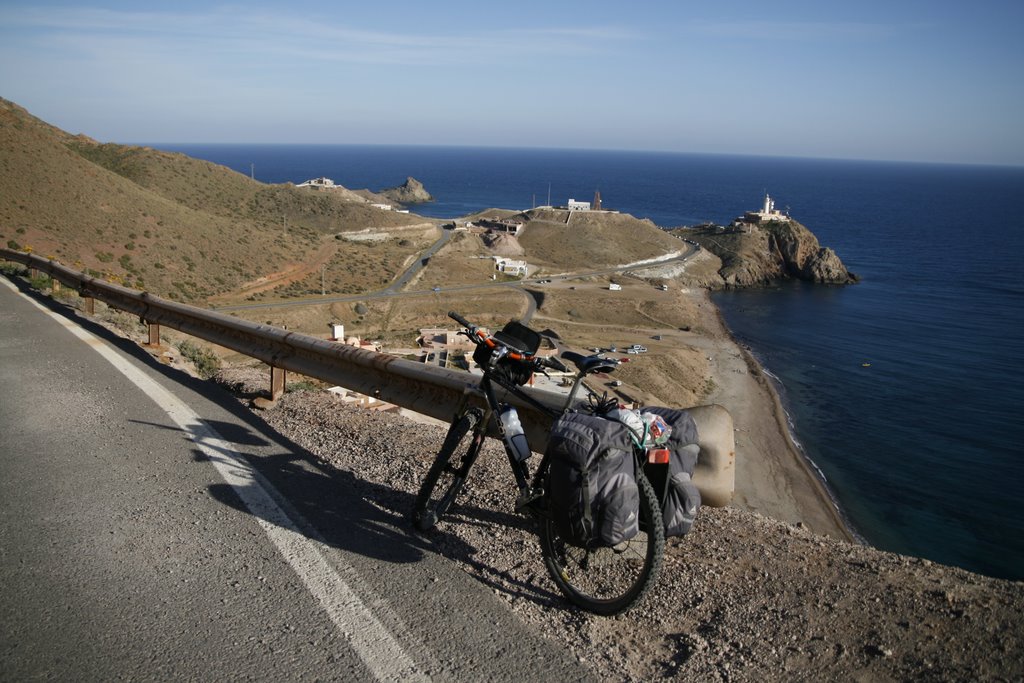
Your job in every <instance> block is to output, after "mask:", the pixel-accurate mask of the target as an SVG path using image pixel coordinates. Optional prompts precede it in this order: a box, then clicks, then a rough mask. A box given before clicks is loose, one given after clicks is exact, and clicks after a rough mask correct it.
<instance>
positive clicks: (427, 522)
mask: <svg viewBox="0 0 1024 683" xmlns="http://www.w3.org/2000/svg"><path fill="white" fill-rule="evenodd" d="M481 419H483V414H482V413H481V412H480V411H479V410H476V409H472V410H469V411H467V412H466V413H465V414H464V415H463V416H462V417H460V418H459V419H458V420H456V421H455V422H453V423H452V426H451V427H449V428H448V435H447V436H446V437H445V439H444V444H442V445H441V450H440V451H438V453H437V458H436V459H435V460H434V464H433V465H431V466H430V470H429V471H428V472H427V476H426V477H424V478H423V484H422V485H421V486H420V492H419V495H417V496H416V503H415V505H414V506H413V513H412V521H413V523H414V524H415V525H416V528H417V529H419V530H420V531H429V530H431V529H433V528H434V527H435V526H436V525H437V522H438V521H439V520H440V519H441V516H442V515H443V514H444V513H446V512H447V511H448V508H450V507H451V505H452V503H453V502H455V497H456V496H457V495H459V491H461V490H462V485H463V484H464V483H465V482H466V477H467V476H468V475H469V468H470V467H472V466H473V462H474V461H475V460H476V457H477V455H478V454H479V453H480V446H481V445H482V444H483V440H484V435H483V434H482V433H480V434H478V433H477V432H476V427H477V425H478V424H479V423H480V420H481ZM458 453H462V454H463V455H461V456H458V455H457V454H458Z"/></svg>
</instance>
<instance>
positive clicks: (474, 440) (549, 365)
mask: <svg viewBox="0 0 1024 683" xmlns="http://www.w3.org/2000/svg"><path fill="white" fill-rule="evenodd" d="M448 315H449V316H450V317H451V318H452V319H453V320H455V321H457V322H458V323H459V324H460V325H462V326H463V327H464V328H465V330H463V331H462V332H461V334H464V335H465V336H467V337H468V338H469V339H470V340H471V341H472V342H473V343H474V344H475V345H476V350H475V352H474V354H473V359H474V361H476V363H477V364H478V365H479V366H480V368H481V369H482V371H483V375H482V377H481V379H480V383H479V386H478V387H477V391H478V395H479V394H482V397H483V399H484V401H483V402H484V407H483V408H481V407H477V406H475V405H470V402H469V401H468V400H463V401H462V404H461V405H460V407H459V409H458V410H457V411H456V414H455V416H454V418H453V420H452V424H451V427H450V428H449V430H448V434H447V436H446V437H445V440H444V443H443V445H442V446H441V449H440V451H439V452H438V454H437V457H436V459H435V460H434V463H433V464H432V465H431V467H430V469H429V471H428V472H427V473H426V475H425V477H424V479H423V482H422V485H421V487H420V491H419V494H418V496H417V498H416V502H415V505H414V510H413V522H414V524H415V526H416V527H417V528H418V529H419V530H420V531H423V532H428V531H430V530H431V529H433V528H434V527H435V526H436V525H437V524H438V523H439V522H440V521H441V520H442V519H443V517H444V515H445V513H447V512H448V511H449V510H450V509H451V507H452V504H453V503H454V502H455V500H456V498H457V497H458V496H459V494H460V492H461V491H462V489H463V485H464V484H465V482H466V479H467V477H468V476H469V474H470V471H471V469H472V468H473V464H474V463H475V462H476V460H477V457H478V456H479V455H480V451H481V447H482V445H483V442H484V439H485V438H486V436H487V435H488V434H497V435H498V436H499V437H500V439H501V441H502V443H503V444H504V448H505V453H506V455H507V457H508V462H509V465H510V466H511V469H512V473H513V475H514V477H515V481H516V484H517V487H518V495H517V498H516V504H515V507H516V510H517V511H519V512H522V513H524V514H526V515H528V516H531V517H533V518H534V519H535V520H536V522H537V526H538V533H539V536H540V543H541V553H542V555H543V558H544V564H545V566H546V568H547V570H548V572H549V574H550V575H551V578H552V580H553V581H554V582H555V584H556V585H557V586H558V588H559V590H561V592H562V593H563V594H564V595H565V596H566V597H567V598H568V599H569V600H570V601H572V602H573V603H575V604H576V605H578V606H579V607H581V608H583V609H586V610H588V611H591V612H595V613H597V614H604V615H611V614H616V613H619V612H622V611H623V610H626V609H628V608H629V607H630V606H631V605H633V604H634V603H635V602H636V601H637V600H638V599H639V598H640V597H641V596H642V595H643V594H644V593H645V591H646V590H647V589H648V588H649V586H650V585H651V584H652V582H653V581H654V579H655V578H656V576H657V574H658V569H659V567H660V565H661V557H662V552H663V550H664V544H665V534H666V525H669V516H670V514H669V508H670V507H672V505H671V503H672V501H673V500H675V501H676V504H675V506H674V507H673V508H672V510H671V516H672V517H673V518H674V519H675V520H676V522H679V520H680V511H679V509H678V508H679V504H678V503H679V499H680V498H683V499H685V500H683V501H682V503H683V508H685V509H684V510H683V511H682V522H683V524H682V527H680V525H679V524H678V523H677V524H676V525H675V526H674V527H673V526H671V525H669V531H670V533H674V534H676V535H681V533H685V531H686V530H688V529H689V525H690V523H692V521H693V517H694V516H695V514H696V510H697V506H699V494H698V493H697V490H696V488H694V487H693V486H692V483H689V473H686V474H685V475H684V476H681V477H675V476H673V472H672V470H673V469H679V468H678V467H675V468H670V467H669V463H670V461H674V460H676V459H675V458H674V457H673V454H672V453H670V450H669V448H666V447H665V446H666V445H668V446H671V444H666V443H665V439H664V438H662V439H660V440H659V439H650V438H648V437H651V436H652V434H653V433H654V432H656V431H660V433H661V434H662V436H667V435H668V433H670V432H671V431H672V429H671V428H667V427H666V424H665V422H664V421H663V420H662V419H661V418H660V416H652V415H646V418H645V421H644V420H642V422H643V424H641V425H640V427H639V432H638V431H637V427H636V425H630V424H629V423H630V422H631V420H633V421H635V416H634V415H632V414H630V415H627V416H626V417H628V418H630V419H626V420H623V419H622V415H621V411H620V410H619V406H618V405H617V404H616V402H615V401H614V400H609V399H608V398H607V396H602V397H598V396H597V395H596V394H595V393H594V392H592V391H591V390H590V388H589V387H587V386H586V385H585V384H584V379H585V378H586V377H588V376H589V375H593V374H594V373H609V372H612V371H614V370H615V369H616V367H618V365H619V364H620V363H622V362H625V359H614V358H605V357H604V356H603V355H602V354H595V355H589V356H584V355H582V354H578V353H574V352H564V353H562V354H561V359H562V360H565V361H568V362H569V363H571V364H572V365H573V366H574V367H575V369H576V373H575V377H574V381H573V384H572V388H571V390H570V392H569V396H568V397H567V399H566V401H565V403H564V405H563V406H562V407H561V408H560V409H555V408H551V407H549V406H547V405H544V404H543V403H541V402H539V401H537V400H535V399H534V398H533V397H531V396H530V395H529V394H527V393H526V392H524V391H523V390H522V388H521V387H522V386H524V385H525V384H527V383H528V382H529V381H530V378H531V377H532V375H533V373H535V372H540V373H544V374H547V373H546V372H545V371H546V370H548V369H551V370H556V371H559V372H568V368H567V367H566V366H565V364H564V363H562V361H561V360H559V359H558V358H550V359H549V358H544V357H541V356H538V355H537V350H538V348H539V346H540V341H541V336H540V335H539V334H538V333H537V332H535V331H534V330H531V329H530V328H528V327H526V326H525V325H522V324H520V323H517V322H510V323H508V324H507V325H505V327H504V328H502V329H501V330H500V331H497V332H495V333H494V334H487V333H486V332H485V331H484V330H483V329H481V328H480V327H478V326H476V325H474V324H472V323H470V322H469V321H468V320H466V319H465V318H464V317H462V316H461V315H459V314H458V313H454V312H451V313H449V314H448ZM581 388H583V389H585V391H586V393H587V400H585V401H577V398H578V394H579V393H580V390H581ZM499 391H500V392H501V394H502V396H503V397H505V396H507V394H512V395H514V396H516V397H518V398H519V399H521V400H523V401H525V402H527V403H528V404H530V405H532V406H533V407H535V408H537V409H539V410H541V411H543V412H545V413H547V414H548V415H549V416H550V417H551V419H552V420H553V423H554V424H553V428H552V433H551V436H550V437H549V444H548V448H547V449H546V451H545V453H544V455H543V457H541V459H540V462H539V463H538V465H537V467H536V470H535V471H534V472H533V474H532V475H531V473H530V467H529V460H530V458H531V450H530V446H529V444H528V443H527V440H526V436H525V434H524V433H523V428H522V425H521V423H520V421H519V417H518V413H517V412H516V409H515V408H514V407H513V406H512V405H510V404H508V403H507V402H504V401H501V400H499V397H498V396H499V393H498V392H499ZM467 398H468V397H467ZM656 410H662V411H665V410H667V409H656ZM670 412H672V413H680V414H682V415H684V416H685V413H681V411H670ZM685 419H687V420H689V417H688V416H685ZM689 424H690V425H692V420H690V421H689ZM651 425H653V426H651ZM658 425H660V427H659V426H658ZM648 426H651V428H650V429H649V430H648V429H647V427H648ZM631 427H632V428H631ZM691 433H692V435H693V439H692V440H693V441H694V442H695V441H696V438H695V432H694V431H693V430H691ZM655 441H657V443H655ZM687 448H689V449H690V450H689V451H687V453H688V454H689V455H690V456H692V457H691V458H690V459H691V460H692V462H690V463H689V465H688V468H689V472H690V473H692V471H693V462H695V460H696V448H697V447H696V446H695V445H693V446H692V447H691V446H686V447H685V448H683V449H682V450H684V451H685V450H686V449H687ZM684 469H685V467H684ZM680 478H684V479H685V480H686V481H685V482H683V483H684V484H687V485H688V487H689V488H688V489H687V490H682V489H680V488H679V486H675V485H674V484H675V483H676V479H680ZM652 479H654V484H652V481H651V480H652ZM656 487H657V489H658V490H657V491H656ZM680 529H682V531H681V532H680Z"/></svg>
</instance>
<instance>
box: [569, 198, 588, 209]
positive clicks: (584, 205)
mask: <svg viewBox="0 0 1024 683" xmlns="http://www.w3.org/2000/svg"><path fill="white" fill-rule="evenodd" d="M569 210H570V211H590V202H578V201H576V200H575V199H570V200H569Z"/></svg>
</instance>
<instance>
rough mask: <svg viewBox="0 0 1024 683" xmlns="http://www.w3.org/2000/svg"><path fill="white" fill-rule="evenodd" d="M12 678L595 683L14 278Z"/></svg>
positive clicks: (203, 396)
mask: <svg viewBox="0 0 1024 683" xmlns="http://www.w3.org/2000/svg"><path fill="white" fill-rule="evenodd" d="M0 386H2V387H3V391H4V395H3V399H2V400H0V586H2V588H0V590H2V592H3V598H2V600H0V679H3V680H31V679H43V678H45V679H51V680H67V681H72V680H73V681H81V680H113V679H147V680H158V679H175V680H182V679H189V680H238V679H246V680H266V681H270V680H273V681H280V680H300V679H302V680H314V679H316V680H346V681H351V680H394V681H397V680H402V681H406V680H425V679H443V680H466V681H480V680H493V681H522V680H539V679H548V680H579V679H584V678H587V677H588V673H587V672H586V671H585V670H582V669H580V668H579V667H578V665H577V664H576V663H575V661H573V660H572V659H571V658H570V657H569V656H568V655H567V654H566V653H565V652H564V651H562V650H561V649H560V648H557V647H554V646H552V645H551V644H550V643H549V642H548V641H545V640H544V639H542V638H541V637H539V636H538V634H536V633H534V632H532V631H531V630H530V629H528V628H527V627H525V626H524V625H522V624H521V623H520V622H518V621H517V620H516V619H515V618H514V617H513V616H512V615H510V614H509V612H508V610H507V608H506V607H505V606H504V605H503V604H502V603H501V602H500V601H499V600H498V599H497V598H496V597H495V596H494V595H493V593H492V592H491V591H490V590H489V589H487V588H486V587H485V586H482V585H481V584H480V583H478V582H476V581H474V580H473V579H471V578H470V577H468V576H466V575H465V574H463V573H462V572H460V571H458V570H456V569H453V568H452V567H450V566H449V565H448V564H447V563H446V562H445V560H444V558H442V557H440V556H438V555H437V554H436V553H435V552H434V551H433V550H432V549H431V548H430V546H429V544H427V543H426V542H424V541H423V540H422V539H420V538H419V537H418V536H415V535H413V534H411V533H409V532H408V530H407V529H408V525H407V523H406V521H405V520H404V519H401V518H397V517H395V516H393V515H390V514H389V513H386V512H383V511H381V510H380V509H379V508H377V507H374V506H371V505H370V504H369V503H368V502H367V501H366V500H364V499H363V498H362V497H360V495H359V494H358V493H357V491H358V487H357V485H356V482H354V481H353V480H352V478H351V475H348V474H347V473H345V472H341V471H338V470H334V469H331V468H327V467H325V466H323V465H322V464H320V463H318V461H317V460H316V459H315V458H314V457H313V456H312V455H311V454H310V453H308V452H306V451H304V450H303V449H302V448H300V447H298V446H297V445H296V444H294V443H291V442H289V441H288V440H286V439H284V438H283V437H281V436H280V435H278V434H276V433H275V432H273V431H271V430H270V429H269V428H268V427H267V426H266V425H265V424H263V423H262V422H260V421H259V420H257V419H255V418H254V417H253V416H252V415H251V414H249V412H248V411H247V410H245V409H243V408H242V407H241V406H240V405H239V404H238V403H237V402H236V401H235V400H234V399H233V398H231V397H229V396H228V395H226V394H224V393H223V392H221V390H220V389H218V388H217V387H215V386H210V385H209V384H208V383H205V382H199V381H194V380H191V379H189V378H187V377H186V376H185V375H183V374H182V373H179V372H177V371H175V370H172V369H169V368H166V367H164V366H162V365H160V364H159V363H157V362H155V361H154V360H153V359H152V357H151V356H150V355H149V354H147V353H145V352H144V351H143V350H141V349H140V348H139V347H137V346H135V345H134V344H132V343H130V342H126V341H124V340H123V339H120V338H118V337H116V336H114V335H112V334H110V333H109V332H107V331H106V330H104V329H103V328H100V327H99V326H96V325H94V324H92V323H90V322H89V321H88V320H84V319H79V318H78V316H77V315H76V314H74V313H68V312H66V311H65V310H64V309H63V307H62V306H60V305H59V304H52V303H50V302H49V300H46V299H42V298H40V297H38V295H35V294H33V293H31V292H25V293H20V292H18V291H16V290H15V289H14V286H13V285H12V284H11V283H10V281H8V280H7V279H5V278H0Z"/></svg>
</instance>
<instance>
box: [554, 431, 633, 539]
mask: <svg viewBox="0 0 1024 683" xmlns="http://www.w3.org/2000/svg"><path fill="white" fill-rule="evenodd" d="M547 455H548V456H549V457H550V468H549V470H548V482H547V487H548V491H549V493H550V495H549V498H548V499H549V500H550V501H551V503H550V505H551V514H552V517H553V519H554V523H555V526H556V528H557V529H558V533H559V535H560V536H561V537H562V538H563V539H564V540H565V541H566V542H567V543H570V544H572V545H576V546H578V547H581V548H591V547H600V546H614V545H618V544H619V543H622V542H623V541H628V540H629V539H631V538H633V537H634V536H636V534H637V532H638V531H639V529H640V493H639V490H638V488H637V483H636V458H635V457H634V455H633V445H632V443H631V441H630V438H629V430H628V429H627V428H626V426H625V425H623V424H622V423H621V422H615V421H612V420H606V419H604V418H601V417H595V416H593V415H586V414H581V413H566V414H565V415H562V416H561V417H560V418H558V419H557V420H555V424H554V425H553V427H552V429H551V436H550V438H549V439H548V447H547Z"/></svg>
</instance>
